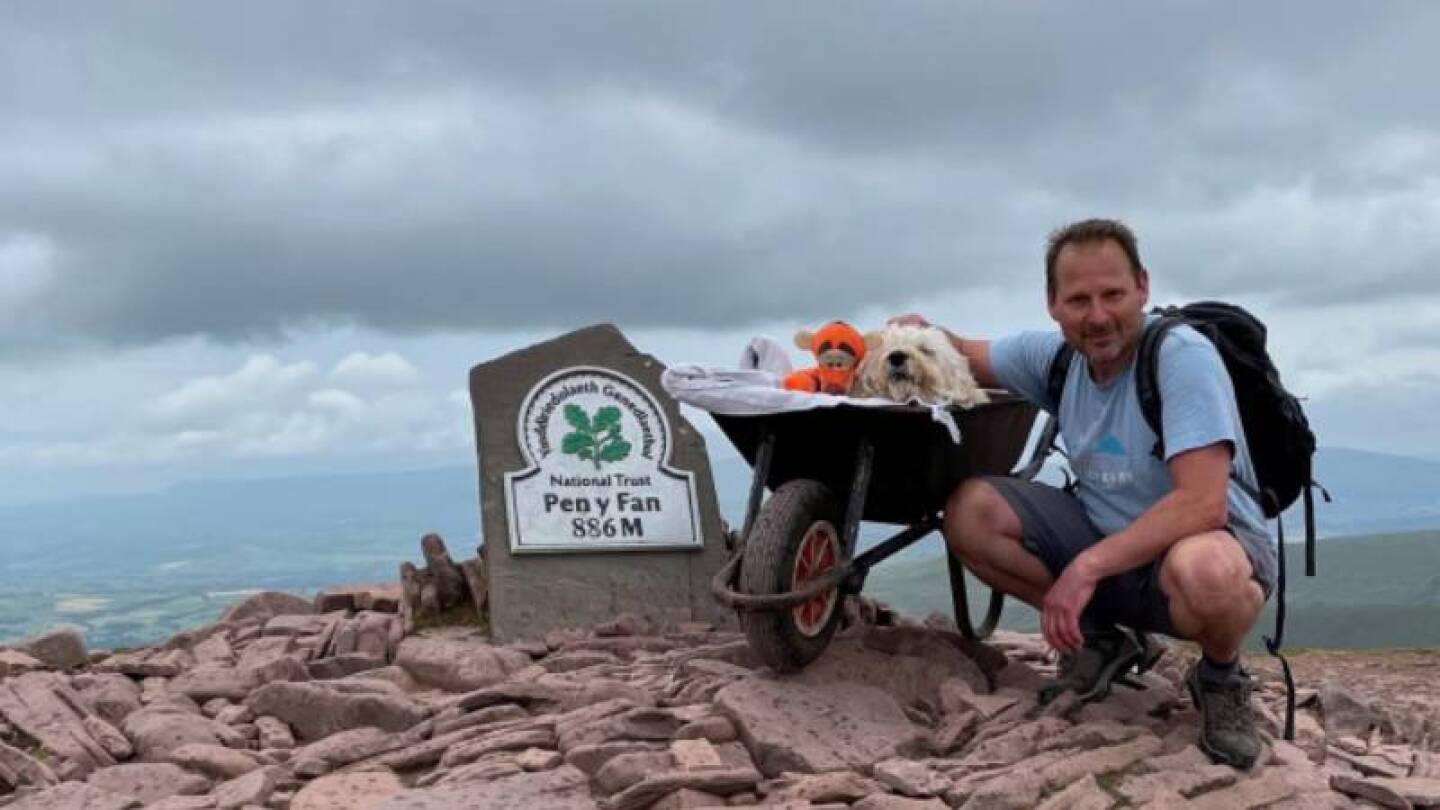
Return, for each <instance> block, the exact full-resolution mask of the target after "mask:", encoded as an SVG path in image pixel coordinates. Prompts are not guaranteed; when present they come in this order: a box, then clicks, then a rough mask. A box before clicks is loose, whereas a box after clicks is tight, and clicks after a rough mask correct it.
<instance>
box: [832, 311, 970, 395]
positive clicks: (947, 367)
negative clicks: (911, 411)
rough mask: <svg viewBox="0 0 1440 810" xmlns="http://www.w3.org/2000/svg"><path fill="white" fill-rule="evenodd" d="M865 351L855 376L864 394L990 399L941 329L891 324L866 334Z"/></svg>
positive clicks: (860, 392)
mask: <svg viewBox="0 0 1440 810" xmlns="http://www.w3.org/2000/svg"><path fill="white" fill-rule="evenodd" d="M865 349H866V351H865V359H864V360H863V361H861V363H860V368H859V371H858V373H857V377H856V387H857V388H858V389H859V390H858V392H857V393H858V395H860V396H881V397H886V398H888V399H893V400H895V401H896V402H910V401H911V400H917V399H918V400H921V401H923V402H944V401H950V402H957V403H960V404H962V405H973V404H976V403H978V402H984V401H986V399H985V394H984V392H983V391H981V390H980V388H979V387H978V386H976V384H975V378H974V377H972V376H971V374H970V364H969V363H968V362H967V361H966V360H965V357H964V356H963V355H961V354H960V352H958V351H956V350H955V346H954V345H953V344H951V343H950V339H949V338H948V337H946V335H945V333H944V332H942V331H940V330H939V329H936V328H934V327H928V326H889V327H886V328H885V330H884V331H881V332H871V333H869V334H867V335H866V336H865Z"/></svg>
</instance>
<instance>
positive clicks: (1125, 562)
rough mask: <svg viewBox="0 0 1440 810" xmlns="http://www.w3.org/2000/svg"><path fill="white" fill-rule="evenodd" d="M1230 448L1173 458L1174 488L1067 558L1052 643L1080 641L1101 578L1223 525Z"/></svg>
mask: <svg viewBox="0 0 1440 810" xmlns="http://www.w3.org/2000/svg"><path fill="white" fill-rule="evenodd" d="M967 342H968V341H967ZM1232 452H1233V449H1232V447H1231V445H1230V443H1229V442H1216V443H1214V444H1208V445H1205V446H1203V447H1197V448H1195V449H1193V450H1187V451H1185V452H1183V453H1179V454H1177V455H1175V456H1174V457H1172V458H1171V459H1170V461H1169V462H1168V464H1167V466H1168V467H1169V468H1170V476H1171V478H1172V479H1173V480H1174V482H1175V488H1174V489H1172V490H1171V491H1170V492H1169V493H1168V494H1167V495H1165V497H1163V498H1161V499H1160V500H1158V501H1156V502H1155V503H1154V504H1153V505H1152V506H1151V507H1150V508H1149V509H1147V510H1145V511H1144V512H1143V513H1142V514H1141V515H1140V517H1138V518H1136V519H1135V520H1134V522H1132V523H1131V524H1130V525H1129V526H1127V527H1125V528H1124V529H1122V530H1120V531H1118V532H1116V533H1114V534H1112V535H1110V536H1109V537H1106V538H1104V539H1103V540H1101V541H1100V542H1098V543H1096V544H1095V545H1093V546H1091V547H1090V548H1088V549H1086V550H1085V551H1083V552H1081V553H1080V555H1079V556H1077V557H1076V558H1075V559H1074V560H1072V561H1071V563H1070V565H1069V566H1068V567H1067V568H1066V569H1065V571H1064V572H1063V573H1062V574H1061V575H1060V578H1059V579H1057V580H1056V581H1055V585H1054V586H1053V587H1051V589H1050V591H1049V593H1048V594H1046V597H1045V605H1044V611H1045V612H1044V619H1043V623H1042V630H1043V631H1044V633H1045V638H1046V640H1047V641H1049V642H1050V644H1051V645H1052V646H1054V647H1055V648H1056V649H1060V650H1073V649H1078V648H1079V647H1080V646H1081V645H1082V644H1084V637H1083V636H1082V635H1081V633H1080V612H1081V611H1082V610H1084V608H1085V605H1086V604H1087V603H1088V602H1089V600H1090V597H1091V595H1092V594H1093V593H1094V590H1095V585H1096V583H1098V582H1099V581H1100V580H1102V579H1104V578H1106V577H1110V576H1114V575H1116V574H1120V573H1124V572H1125V571H1129V570H1131V569H1132V568H1136V567H1139V566H1141V565H1144V564H1145V563H1148V562H1150V561H1152V560H1154V559H1157V558H1158V557H1160V556H1161V555H1162V554H1164V553H1165V551H1166V550H1167V549H1169V548H1170V547H1171V546H1173V545H1174V544H1176V543H1178V542H1180V540H1182V539H1184V538H1186V537H1191V536H1194V535H1197V534H1203V533H1204V532H1208V531H1214V530H1216V529H1223V528H1225V525H1226V522H1227V520H1228V519H1229V502H1228V500H1227V497H1228V494H1229V481H1230V456H1231V453H1232Z"/></svg>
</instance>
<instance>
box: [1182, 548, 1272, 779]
mask: <svg viewBox="0 0 1440 810" xmlns="http://www.w3.org/2000/svg"><path fill="white" fill-rule="evenodd" d="M1253 570H1254V569H1253V567H1252V564H1251V562H1250V558H1249V556H1247V555H1246V553H1245V550H1244V548H1242V547H1241V545H1240V542H1239V541H1238V540H1236V539H1235V537H1234V536H1233V535H1232V534H1230V533H1229V532H1225V531H1215V532H1207V533H1205V534H1199V535H1195V536H1193V537H1187V538H1185V539H1184V540H1181V541H1180V542H1179V543H1176V544H1175V545H1174V546H1172V547H1171V548H1170V550H1169V551H1168V552H1166V555H1165V558H1164V560H1162V562H1161V564H1160V572H1159V579H1160V587H1161V589H1162V590H1163V591H1164V592H1165V594H1166V597H1167V598H1168V600H1169V610H1170V621H1171V623H1172V624H1173V625H1174V629H1175V632H1176V633H1177V634H1179V635H1180V636H1182V637H1184V638H1189V639H1192V640H1194V641H1195V642H1197V643H1198V644H1199V645H1200V650H1201V652H1202V653H1203V656H1202V658H1201V660H1200V661H1199V662H1197V663H1196V664H1195V666H1193V667H1191V669H1190V671H1189V672H1188V673H1186V675H1185V682H1186V685H1187V686H1188V687H1189V690H1190V696H1191V698H1192V699H1193V700H1194V701H1195V708H1196V710H1197V711H1199V712H1200V722H1201V728H1200V739H1199V743H1200V748H1201V749H1202V750H1204V751H1205V753H1207V754H1209V755H1210V757H1211V758H1212V759H1214V760H1216V761H1217V762H1225V763H1228V764H1230V765H1233V766H1235V767H1237V768H1242V769H1248V768H1249V767H1250V766H1251V765H1253V764H1254V762H1255V758H1256V757H1257V756H1258V755H1259V753H1260V748H1261V745H1260V735H1259V732H1258V731H1257V730H1256V728H1255V718H1254V712H1253V709H1252V708H1251V706H1250V691H1251V688H1252V683H1251V680H1250V676H1249V675H1248V674H1247V673H1246V672H1245V671H1244V670H1243V669H1242V668H1241V667H1240V666H1239V657H1240V644H1241V642H1242V641H1244V639H1245V634H1246V633H1247V632H1249V630H1250V627H1251V625H1253V624H1254V623H1255V619H1256V617H1257V616H1259V615H1260V608H1261V607H1262V606H1263V605H1264V604H1265V594H1264V591H1263V590H1262V589H1261V587H1260V584H1259V583H1257V582H1256V581H1255V579H1254V577H1253Z"/></svg>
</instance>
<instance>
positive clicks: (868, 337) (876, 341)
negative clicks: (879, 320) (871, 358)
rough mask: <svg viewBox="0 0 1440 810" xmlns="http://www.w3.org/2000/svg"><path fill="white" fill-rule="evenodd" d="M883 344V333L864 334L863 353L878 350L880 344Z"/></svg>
mask: <svg viewBox="0 0 1440 810" xmlns="http://www.w3.org/2000/svg"><path fill="white" fill-rule="evenodd" d="M884 342H885V334H884V333H883V332H866V333H865V351H867V352H873V351H875V350H876V349H878V348H880V344H881V343H884Z"/></svg>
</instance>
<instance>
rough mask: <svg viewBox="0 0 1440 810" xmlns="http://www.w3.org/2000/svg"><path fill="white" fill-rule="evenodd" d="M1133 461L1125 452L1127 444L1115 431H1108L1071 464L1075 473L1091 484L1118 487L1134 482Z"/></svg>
mask: <svg viewBox="0 0 1440 810" xmlns="http://www.w3.org/2000/svg"><path fill="white" fill-rule="evenodd" d="M1132 463H1133V462H1132V460H1131V459H1130V458H1129V456H1128V455H1127V454H1126V452H1125V444H1124V443H1123V442H1121V441H1120V440H1119V439H1118V438H1116V436H1115V434H1114V433H1111V432H1109V431H1106V432H1105V433H1102V434H1100V437H1099V438H1098V439H1096V440H1095V441H1094V442H1092V443H1091V444H1090V446H1089V448H1088V449H1087V450H1086V451H1085V452H1084V453H1082V454H1080V456H1079V457H1078V458H1076V459H1074V463H1073V464H1072V465H1071V466H1072V468H1073V469H1074V470H1075V473H1076V474H1077V475H1079V476H1080V478H1081V479H1082V480H1084V481H1085V482H1086V483H1089V484H1090V485H1091V486H1094V487H1097V488H1099V489H1117V488H1120V487H1125V486H1128V485H1130V484H1131V483H1133V482H1134V480H1135V471H1134V470H1132V469H1131V464H1132Z"/></svg>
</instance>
